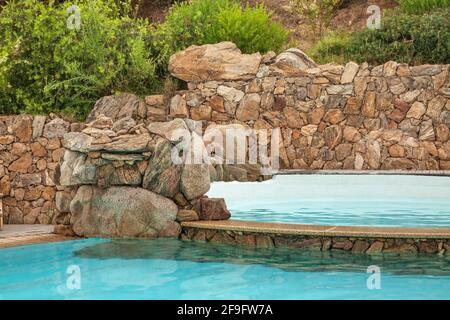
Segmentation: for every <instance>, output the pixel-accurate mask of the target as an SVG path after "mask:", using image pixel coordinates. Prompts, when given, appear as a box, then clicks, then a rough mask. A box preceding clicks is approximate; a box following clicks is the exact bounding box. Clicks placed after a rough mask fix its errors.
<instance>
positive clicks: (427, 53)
mask: <svg viewBox="0 0 450 320" xmlns="http://www.w3.org/2000/svg"><path fill="white" fill-rule="evenodd" d="M449 20H450V10H449V9H445V10H440V11H439V12H434V13H430V14H427V15H408V14H404V13H403V14H401V13H398V12H395V13H394V12H393V14H391V15H389V16H387V17H385V18H383V19H382V26H381V29H380V30H369V29H366V30H364V31H360V32H354V33H351V34H342V35H338V34H336V33H335V34H331V36H329V37H326V38H325V39H323V40H322V41H320V42H319V43H318V44H317V45H316V46H315V47H314V49H313V50H311V52H310V54H311V55H312V57H313V58H315V59H316V60H317V61H319V62H330V61H333V60H334V59H337V60H341V61H348V60H354V61H357V62H363V61H367V62H369V63H372V64H378V63H384V62H386V61H389V60H395V61H398V62H405V63H409V64H423V63H450V48H449V46H450V28H449V25H450V21H449Z"/></svg>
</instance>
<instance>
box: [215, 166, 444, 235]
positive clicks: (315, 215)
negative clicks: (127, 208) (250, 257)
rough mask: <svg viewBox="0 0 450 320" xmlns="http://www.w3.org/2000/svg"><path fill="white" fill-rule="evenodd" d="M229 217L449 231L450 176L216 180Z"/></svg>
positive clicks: (329, 176) (299, 177)
mask: <svg viewBox="0 0 450 320" xmlns="http://www.w3.org/2000/svg"><path fill="white" fill-rule="evenodd" d="M208 196H210V197H222V198H225V201H226V203H227V206H228V209H229V210H230V211H231V214H232V216H231V217H232V219H235V220H246V221H264V222H282V223H298V224H318V225H338V226H382V227H428V228H430V227H431V228H439V227H447V228H448V227H450V177H444V176H411V175H407V176H406V175H366V174H364V175H345V174H337V175H317V174H311V175H309V174H300V175H279V176H275V178H274V179H273V180H268V181H265V182H262V183H261V182H249V183H242V182H241V183H237V182H226V183H225V182H215V183H213V184H212V187H211V190H210V191H209V192H208Z"/></svg>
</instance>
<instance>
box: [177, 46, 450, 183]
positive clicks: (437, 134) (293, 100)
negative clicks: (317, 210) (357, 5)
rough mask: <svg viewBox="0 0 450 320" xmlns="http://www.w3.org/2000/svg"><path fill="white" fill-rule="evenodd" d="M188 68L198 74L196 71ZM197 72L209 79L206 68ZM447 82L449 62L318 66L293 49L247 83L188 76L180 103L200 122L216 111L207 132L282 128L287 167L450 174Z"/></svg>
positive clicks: (263, 63) (263, 65)
mask: <svg viewBox="0 0 450 320" xmlns="http://www.w3.org/2000/svg"><path fill="white" fill-rule="evenodd" d="M213 46H214V45H209V47H208V48H210V49H211V50H213V49H212V47H213ZM219 47H220V46H219ZM196 50H199V49H196ZM215 50H218V49H217V48H216V49H215ZM184 54H186V53H185V52H182V53H179V54H178V56H183V55H184ZM223 64H224V65H226V66H228V65H229V64H228V63H223ZM236 66H238V64H237V65H236ZM189 68H190V69H189V70H190V72H192V73H193V74H194V73H195V72H196V71H195V70H194V69H195V65H194V64H189ZM217 69H220V68H218V67H216V66H215V67H212V68H211V69H210V70H209V71H210V72H212V73H214V71H215V70H217ZM198 70H199V72H201V73H202V74H205V73H208V71H207V64H202V65H201V66H200V67H198ZM174 75H175V76H177V74H174ZM448 75H449V65H424V66H417V67H409V66H408V65H405V64H399V63H396V62H393V61H389V62H387V63H386V64H384V65H381V66H374V67H370V66H369V65H368V64H366V63H363V64H361V65H358V64H356V63H354V62H349V63H347V64H346V65H345V66H341V65H336V64H326V65H316V64H315V63H314V61H312V60H311V59H310V58H309V57H307V56H306V55H305V54H304V53H303V52H301V51H299V50H298V49H289V50H287V51H286V52H283V53H281V54H280V55H279V56H277V57H276V58H275V59H263V60H262V61H261V63H260V66H259V69H258V72H257V73H256V75H254V76H253V77H251V78H246V79H244V80H243V79H239V80H234V81H230V80H229V79H227V78H217V77H215V78H214V80H211V79H209V78H205V79H204V78H200V77H198V78H194V77H193V78H185V79H184V80H187V81H188V89H189V90H188V91H182V92H180V93H179V94H178V97H179V98H181V99H183V100H185V105H186V107H187V108H188V109H189V111H188V112H186V114H190V115H191V118H198V110H197V108H198V107H199V106H202V108H203V110H209V109H208V108H207V107H210V110H212V111H211V115H209V113H208V115H207V116H205V117H201V119H203V120H204V122H206V125H205V126H204V128H208V127H210V126H211V125H224V124H231V123H232V124H233V125H234V124H241V125H243V126H244V127H246V128H250V129H272V128H281V136H282V139H281V140H282V141H281V146H280V150H279V153H280V163H281V167H282V168H293V169H314V170H317V169H358V170H369V169H371V170H374V169H375V170H376V169H383V170H395V169H404V170H440V169H441V170H448V168H449V167H450V161H449V159H448V157H447V153H446V151H445V150H446V147H445V146H446V143H447V142H448V141H449V136H450V134H449V131H450V130H449V128H450V102H449V98H450V95H449V93H448V92H449V90H446V88H448V87H449V76H448ZM180 78H181V79H183V77H180ZM191 97H195V99H192V98H191ZM190 101H195V103H190ZM178 103H181V104H183V102H182V101H178ZM205 106H206V107H205ZM208 112H209V111H208ZM216 169H217V167H216ZM232 170H235V169H232ZM224 171H226V170H225V169H224V168H222V170H220V171H219V172H217V175H218V176H222V172H224ZM237 171H239V169H237Z"/></svg>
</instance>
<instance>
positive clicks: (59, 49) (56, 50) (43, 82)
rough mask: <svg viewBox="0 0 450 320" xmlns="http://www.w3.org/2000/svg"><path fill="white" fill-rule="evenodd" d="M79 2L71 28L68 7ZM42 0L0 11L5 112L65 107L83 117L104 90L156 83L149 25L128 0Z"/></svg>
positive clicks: (145, 88)
mask: <svg viewBox="0 0 450 320" xmlns="http://www.w3.org/2000/svg"><path fill="white" fill-rule="evenodd" d="M72 3H73V4H76V5H77V6H78V7H79V8H80V10H81V28H80V29H79V30H76V29H74V30H71V29H69V28H68V27H67V25H66V21H67V19H68V17H69V14H68V13H67V11H66V10H67V8H68V7H69V6H70V5H71V4H72ZM72 3H61V4H54V1H49V3H48V4H44V3H42V2H41V1H37V0H19V1H15V0H11V1H9V2H8V4H7V5H6V6H5V7H4V8H3V10H2V11H1V12H0V88H1V91H0V113H19V112H23V113H48V112H64V113H66V114H70V115H73V116H75V117H77V118H83V117H84V116H85V115H86V114H87V113H88V112H89V111H90V108H91V107H92V106H93V104H94V102H95V100H97V99H98V98H99V97H101V96H102V95H106V94H111V93H113V92H115V91H132V92H135V93H137V94H145V93H148V92H149V91H150V90H151V89H152V88H154V87H155V85H156V81H157V79H156V76H155V65H154V61H153V60H152V58H151V56H150V53H149V52H148V50H147V49H146V39H147V38H148V37H149V28H148V25H147V24H146V23H145V22H144V20H137V19H132V18H130V17H129V13H130V12H131V4H130V2H129V1H121V2H117V3H118V4H116V1H114V0H90V1H89V0H78V1H73V2H72Z"/></svg>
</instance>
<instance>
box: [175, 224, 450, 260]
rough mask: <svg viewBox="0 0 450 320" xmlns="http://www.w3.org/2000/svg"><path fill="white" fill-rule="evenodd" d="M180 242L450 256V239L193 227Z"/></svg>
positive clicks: (186, 228) (377, 253)
mask: <svg viewBox="0 0 450 320" xmlns="http://www.w3.org/2000/svg"><path fill="white" fill-rule="evenodd" d="M181 239H183V240H187V241H191V240H194V241H205V242H215V243H223V244H229V245H240V246H250V247H259V248H271V247H277V248H293V249H297V250H309V251H329V250H333V251H349V252H350V251H351V252H352V253H355V254H367V255H379V254H381V253H389V254H397V255H415V254H417V253H426V254H440V255H442V254H446V255H448V254H450V241H449V240H448V239H426V240H419V239H408V238H405V239H390V238H373V237H372V238H348V237H331V236H324V237H314V236H303V235H280V234H265V233H257V232H242V231H231V230H212V229H200V228H193V227H183V230H182V234H181Z"/></svg>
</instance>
